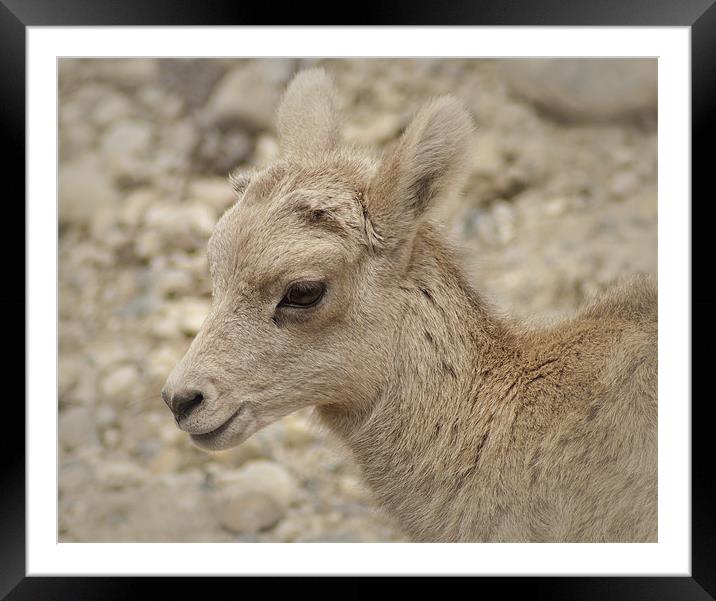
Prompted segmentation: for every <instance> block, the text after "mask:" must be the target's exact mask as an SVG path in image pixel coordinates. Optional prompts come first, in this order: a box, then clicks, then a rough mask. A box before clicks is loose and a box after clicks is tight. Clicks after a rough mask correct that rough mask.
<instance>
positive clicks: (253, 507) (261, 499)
mask: <svg viewBox="0 0 716 601" xmlns="http://www.w3.org/2000/svg"><path fill="white" fill-rule="evenodd" d="M284 514H285V509H284V508H283V507H282V506H281V505H280V504H279V503H278V502H276V500H275V499H273V498H271V497H270V496H268V495H266V494H262V493H255V492H249V493H245V494H240V495H238V496H236V497H232V498H230V499H228V500H226V501H225V502H224V503H223V506H222V507H221V510H220V518H219V519H220V521H221V525H222V526H223V527H224V528H226V529H227V530H230V531H231V532H235V533H256V532H260V531H262V530H266V529H269V528H271V527H273V526H275V525H276V524H277V523H278V522H279V521H280V520H281V518H282V517H283V516H284Z"/></svg>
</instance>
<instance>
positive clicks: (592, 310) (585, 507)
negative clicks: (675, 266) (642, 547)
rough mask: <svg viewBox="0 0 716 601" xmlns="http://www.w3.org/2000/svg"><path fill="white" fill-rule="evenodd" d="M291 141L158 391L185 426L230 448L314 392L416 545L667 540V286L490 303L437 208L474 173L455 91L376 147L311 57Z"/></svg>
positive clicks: (290, 118) (249, 209) (241, 207)
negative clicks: (547, 323) (348, 125)
mask: <svg viewBox="0 0 716 601" xmlns="http://www.w3.org/2000/svg"><path fill="white" fill-rule="evenodd" d="M278 135H279V142H280V148H281V155H280V158H279V159H278V160H276V161H275V162H274V163H273V164H271V165H269V166H268V167H266V168H264V169H262V170H260V171H256V172H254V173H252V174H250V175H246V176H240V177H234V178H233V179H232V181H233V185H234V188H235V190H236V193H237V195H238V197H239V199H238V201H237V203H236V204H235V205H234V206H233V207H231V208H230V209H229V210H228V211H226V213H225V214H224V215H223V217H222V218H221V220H220V221H219V223H218V224H217V226H216V228H215V230H214V232H213V235H212V237H211V240H210V241H209V245H208V259H209V266H210V273H211V278H212V284H213V305H212V309H211V311H210V314H209V315H208V317H207V318H206V321H205V322H204V324H203V326H202V328H201V331H200V332H199V333H198V334H197V336H196V338H195V340H194V341H193V343H192V344H191V347H190V348H189V350H188V351H187V353H186V355H185V356H184V357H183V359H182V360H181V361H180V362H179V364H178V365H177V366H176V367H175V369H174V370H173V372H172V374H171V375H170V377H169V379H168V380H167V383H166V386H165V388H164V390H163V391H162V394H163V397H164V399H165V401H166V403H167V404H168V405H169V407H170V408H171V410H172V411H173V412H174V414H175V417H176V422H177V424H178V426H179V428H181V429H182V430H184V431H186V432H188V433H189V434H190V435H191V438H192V439H193V441H194V442H195V444H197V445H198V446H199V447H202V448H204V449H225V448H228V447H231V446H234V445H238V444H240V443H241V442H242V441H244V440H246V439H247V438H248V437H249V436H251V435H252V434H253V433H254V432H256V431H257V430H259V429H260V428H262V427H264V426H266V425H267V424H270V423H271V422H273V421H275V420H277V419H279V418H280V417H282V416H285V415H287V414H289V413H291V412H293V411H296V410H298V409H301V408H302V407H306V406H309V405H315V408H316V409H315V411H316V413H317V415H318V416H319V418H320V420H322V421H323V422H324V423H325V424H326V425H327V426H328V427H329V428H330V429H331V430H332V431H333V432H335V433H336V434H337V435H338V437H339V438H340V439H342V440H343V441H344V442H345V444H346V446H347V447H348V448H350V449H351V451H352V452H353V454H354V455H355V458H356V460H357V462H358V464H359V466H360V468H361V471H362V475H363V478H364V480H365V482H366V484H367V485H368V486H369V487H370V489H371V490H372V492H373V495H374V498H375V499H376V501H377V502H378V503H379V504H380V505H381V507H383V508H384V510H386V511H387V512H388V513H389V514H391V515H392V516H394V517H395V518H396V519H397V521H398V522H399V523H400V525H401V526H402V528H403V529H404V531H405V532H406V533H407V534H408V535H409V536H410V537H411V538H412V539H413V540H416V541H444V542H455V541H473V542H488V541H490V542H493V541H494V542H505V541H511V542H525V541H534V542H537V541H550V542H605V541H655V540H656V537H657V489H656V484H657V469H656V465H657V464H656V459H657V455H656V449H657V429H656V425H657V292H656V283H655V281H653V280H651V279H647V278H638V279H635V280H633V281H631V282H629V283H623V284H621V285H619V286H618V287H616V288H615V289H614V290H612V291H611V292H609V293H608V294H606V295H604V296H603V297H602V298H601V299H599V300H597V301H595V302H593V303H592V304H590V305H589V306H587V307H586V308H584V309H582V310H581V311H580V312H579V313H578V314H577V315H576V316H574V317H572V318H571V319H569V320H567V321H565V322H564V323H561V324H560V325H557V326H553V327H549V328H544V329H531V328H530V329H528V328H526V327H520V326H518V325H516V324H513V323H512V322H511V321H508V320H507V319H505V318H502V317H500V316H498V315H497V314H495V313H493V312H492V311H491V310H490V308H489V307H488V305H487V304H486V302H485V301H484V300H483V298H482V297H481V296H480V294H479V293H478V292H476V291H475V290H473V289H472V288H471V286H470V285H469V284H468V282H467V281H466V277H465V276H464V275H463V273H462V272H461V270H460V268H459V267H458V263H457V260H456V257H455V255H454V253H453V252H452V251H451V249H450V247H449V246H448V244H447V243H446V242H445V241H444V240H443V236H442V235H441V233H440V229H439V228H438V227H437V226H436V225H435V224H434V223H432V222H431V221H430V220H429V219H428V217H427V215H428V210H429V209H430V207H431V205H433V204H434V203H436V202H438V200H439V199H440V198H441V197H444V196H446V195H449V194H452V193H456V192H458V191H459V189H460V187H461V185H462V184H463V182H464V179H465V169H464V167H463V163H464V159H465V156H466V153H467V151H468V143H469V139H470V137H471V135H472V122H471V119H470V118H469V116H468V115H467V113H466V112H465V110H464V109H463V108H462V107H461V105H460V103H459V102H457V101H456V100H455V99H453V98H451V97H442V98H438V99H437V100H434V101H432V102H430V103H428V104H427V105H426V106H424V107H423V108H422V109H421V110H420V111H419V112H418V113H417V114H416V115H415V117H414V119H413V120H412V122H411V123H410V124H409V126H408V127H407V129H406V131H405V133H404V134H403V136H402V137H401V138H400V140H399V141H398V142H397V143H396V144H395V145H394V146H393V147H391V148H390V149H388V150H387V151H386V153H385V154H384V156H383V157H382V158H381V159H380V160H375V159H374V158H372V157H371V156H370V155H368V154H366V153H364V152H363V151H359V150H357V149H353V148H348V147H346V146H345V145H343V144H342V143H341V141H340V136H339V121H338V116H337V114H336V109H335V101H334V89H333V87H332V83H331V80H330V79H329V77H328V76H327V75H326V73H325V72H324V71H322V70H317V69H316V70H308V71H304V72H302V73H300V74H299V75H297V76H296V77H295V79H294V80H293V81H292V83H291V84H290V85H289V87H288V89H287V91H286V93H285V95H284V97H283V100H282V103H281V105H280V108H279V110H278Z"/></svg>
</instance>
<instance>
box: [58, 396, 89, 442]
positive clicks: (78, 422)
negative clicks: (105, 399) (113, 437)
mask: <svg viewBox="0 0 716 601" xmlns="http://www.w3.org/2000/svg"><path fill="white" fill-rule="evenodd" d="M94 424H95V422H94V416H93V415H92V411H91V410H90V409H88V408H87V407H68V408H67V409H64V410H63V411H60V420H59V432H60V441H61V444H62V446H63V447H65V449H67V450H72V449H76V448H78V447H83V446H88V445H89V446H93V445H95V444H97V443H98V438H97V431H96V430H95V425H94Z"/></svg>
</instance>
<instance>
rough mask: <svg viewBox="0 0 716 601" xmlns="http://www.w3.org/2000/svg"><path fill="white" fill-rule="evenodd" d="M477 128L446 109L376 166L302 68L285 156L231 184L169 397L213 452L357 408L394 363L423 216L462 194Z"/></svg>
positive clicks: (329, 90) (287, 124)
mask: <svg viewBox="0 0 716 601" xmlns="http://www.w3.org/2000/svg"><path fill="white" fill-rule="evenodd" d="M470 131H471V121H470V119H469V117H468V116H467V114H466V113H465V111H464V110H463V109H462V108H460V106H459V104H458V103H457V102H456V101H454V100H452V99H450V98H441V99H438V100H436V101H434V102H432V103H431V104H429V105H428V106H427V107H425V108H423V109H422V110H421V111H420V112H418V114H417V115H416V116H415V118H414V120H413V122H412V123H411V124H410V125H409V127H408V128H407V130H406V132H405V134H404V135H403V137H402V138H401V139H400V141H399V142H398V143H397V144H396V145H395V146H394V147H393V148H392V149H391V150H390V151H388V152H387V153H386V155H385V156H384V157H383V159H382V160H380V161H375V160H373V159H371V158H368V157H366V156H364V155H363V154H361V153H359V152H357V151H356V150H351V149H348V148H346V147H344V146H343V145H342V144H341V142H340V139H339V127H338V119H337V116H336V111H335V104H334V91H333V87H332V84H331V81H330V79H329V78H328V76H327V75H326V74H325V72H323V71H322V70H310V71H304V72H302V73H301V74H299V75H298V76H296V78H295V79H294V80H293V82H292V83H291V85H290V86H289V87H288V89H287V91H286V94H285V95H284V98H283V100H282V103H281V105H280V108H279V112H278V133H279V142H280V148H281V154H280V158H279V159H278V160H277V161H276V162H274V163H273V164H271V165H269V166H268V167H266V168H265V169H263V170H261V171H256V172H253V173H250V174H246V175H241V176H235V177H233V178H232V183H233V186H234V189H235V190H236V193H237V195H238V197H239V198H238V201H237V202H236V204H235V205H234V206H233V207H231V208H230V209H229V210H228V211H227V212H226V213H225V214H224V215H223V217H222V218H221V220H220V221H219V223H218V224H217V225H216V228H215V230H214V232H213V234H212V237H211V239H210V241H209V246H208V260H209V266H210V273H211V278H212V284H213V304H212V308H211V311H210V314H209V315H208V317H207V318H206V321H205V322H204V324H203V325H202V328H201V330H200V332H199V333H198V334H197V336H196V338H195V339H194V341H193V342H192V344H191V347H190V348H189V350H188V351H187V353H186V355H185V356H184V357H183V359H182V360H181V361H180V362H179V364H178V365H177V366H176V367H175V369H174V371H173V372H172V374H171V375H170V376H169V379H168V380H167V383H166V385H165V387H164V390H163V391H162V395H163V397H164V400H165V401H166V402H167V404H168V405H169V406H170V408H171V409H172V411H173V412H174V414H175V416H176V420H177V424H178V425H179V427H180V428H181V429H182V430H185V431H186V432H188V433H190V434H191V436H192V439H193V440H194V442H195V443H196V444H197V445H198V446H200V447H203V448H206V449H221V448H227V447H230V446H234V445H236V444H239V443H240V442H242V441H243V440H245V439H246V438H248V437H249V436H250V435H251V434H253V433H254V432H256V431H257V430H258V429H259V428H262V427H263V426H265V425H267V424H269V423H271V422H273V421H275V420H277V419H278V418H280V417H282V416H284V415H287V414H289V413H291V412H293V411H296V410H298V409H300V408H302V407H306V406H309V405H333V406H335V407H337V408H339V409H342V410H348V411H351V410H355V411H361V410H364V409H366V408H368V407H370V403H371V401H372V400H374V399H375V398H377V397H378V395H379V394H380V390H381V387H382V385H383V383H384V381H385V378H386V375H387V370H389V369H390V365H391V353H393V352H394V348H395V340H394V338H395V336H394V333H395V329H396V324H397V323H398V322H399V317H400V315H401V307H400V301H399V295H398V294H397V291H398V289H399V286H401V284H402V282H403V279H404V278H405V272H406V269H407V264H408V260H409V256H410V248H411V246H412V241H413V238H414V236H415V233H416V231H417V228H418V224H419V222H420V219H421V218H422V216H423V214H424V213H425V210H426V209H427V207H428V206H429V205H430V203H431V201H432V199H433V198H434V197H435V196H437V195H438V194H442V193H445V192H447V191H449V190H450V189H452V188H455V187H456V186H459V184H460V183H461V181H462V180H461V168H460V163H461V159H462V158H463V156H464V154H465V149H466V144H467V138H468V136H469V134H470Z"/></svg>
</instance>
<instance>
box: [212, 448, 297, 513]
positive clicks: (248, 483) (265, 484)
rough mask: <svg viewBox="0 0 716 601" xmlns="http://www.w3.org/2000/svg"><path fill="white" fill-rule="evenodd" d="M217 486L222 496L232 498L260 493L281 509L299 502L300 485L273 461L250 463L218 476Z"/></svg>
mask: <svg viewBox="0 0 716 601" xmlns="http://www.w3.org/2000/svg"><path fill="white" fill-rule="evenodd" d="M216 483H217V486H218V487H219V488H220V489H222V491H223V492H222V496H224V497H228V498H231V497H232V496H233V495H235V494H237V493H239V492H240V493H249V492H252V493H260V494H262V495H266V496H267V497H269V498H271V499H272V500H273V501H275V502H276V503H277V504H278V505H280V506H281V507H284V508H285V507H289V506H290V505H291V504H292V503H293V502H294V501H296V500H297V498H298V494H299V490H298V483H297V482H296V480H295V478H294V477H293V476H291V474H289V473H288V471H286V469H285V468H284V467H283V466H281V465H279V464H278V463H274V462H272V461H265V460H256V461H249V462H248V463H246V464H244V465H243V466H242V467H241V468H239V469H237V470H231V471H226V472H222V473H220V474H218V475H217V478H216Z"/></svg>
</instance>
